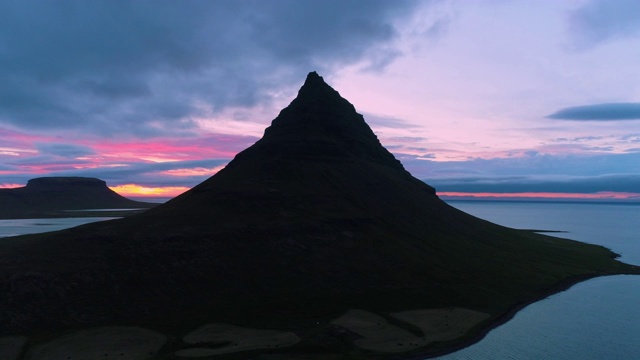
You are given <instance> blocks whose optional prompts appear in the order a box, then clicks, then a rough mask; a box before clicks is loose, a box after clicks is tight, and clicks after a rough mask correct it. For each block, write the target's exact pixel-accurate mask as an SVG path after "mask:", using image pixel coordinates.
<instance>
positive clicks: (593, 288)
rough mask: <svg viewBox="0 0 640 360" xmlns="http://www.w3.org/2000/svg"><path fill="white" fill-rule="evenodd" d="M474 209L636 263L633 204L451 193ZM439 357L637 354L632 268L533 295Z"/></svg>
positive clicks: (638, 227)
mask: <svg viewBox="0 0 640 360" xmlns="http://www.w3.org/2000/svg"><path fill="white" fill-rule="evenodd" d="M448 203H449V204H450V205H452V206H454V207H456V208H458V209H460V210H463V211H465V212H467V213H470V214H472V215H475V216H477V217H480V218H483V219H486V220H489V221H492V222H495V223H498V224H500V225H505V226H509V227H513V228H519V229H536V230H553V231H562V232H558V233H550V234H549V235H553V236H558V237H564V238H568V239H573V240H579V241H582V242H587V243H592V244H599V245H603V246H605V247H608V248H610V249H611V250H613V251H614V252H616V253H618V254H620V255H621V256H620V260H622V261H624V262H627V263H631V264H635V265H640V204H637V203H577V202H576V203H559V202H525V201H521V202H505V201H455V200H451V201H448ZM436 359H440V360H489V359H514V360H529V359H531V360H533V359H535V360H539V359H554V360H575V359H581V360H589V359H593V360H596V359H597V360H601V359H640V276H637V275H635V276H634V275H618V276H606V277H599V278H595V279H591V280H587V281H584V282H582V283H579V284H576V285H574V286H573V287H571V288H570V289H568V290H566V291H564V292H561V293H558V294H555V295H552V296H549V297H548V298H547V299H544V300H541V301H539V302H536V303H533V304H531V305H529V306H527V307H526V308H524V309H523V310H521V311H520V312H518V313H517V314H516V315H515V316H514V317H513V319H511V320H510V321H508V322H506V323H505V324H504V325H501V326H499V327H497V328H495V329H493V330H492V331H490V332H489V333H488V334H487V336H485V337H484V338H483V339H482V340H480V341H479V342H477V343H475V344H474V345H471V346H469V347H467V348H464V349H462V350H459V351H457V352H454V353H451V354H448V355H445V356H441V357H438V358H436Z"/></svg>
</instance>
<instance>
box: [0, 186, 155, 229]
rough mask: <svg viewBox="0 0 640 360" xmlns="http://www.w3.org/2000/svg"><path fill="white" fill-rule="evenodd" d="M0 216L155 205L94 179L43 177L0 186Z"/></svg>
mask: <svg viewBox="0 0 640 360" xmlns="http://www.w3.org/2000/svg"><path fill="white" fill-rule="evenodd" d="M0 204H2V206H0V219H19V218H39V217H59V216H68V215H69V214H68V213H67V214H65V213H64V212H65V211H68V210H83V209H121V208H122V209H134V208H149V207H152V206H154V205H155V204H151V203H145V202H140V201H134V200H130V199H127V198H125V197H123V196H120V195H118V194H117V193H116V192H114V191H113V190H111V189H109V188H108V187H107V184H106V183H105V182H104V181H102V180H100V179H95V178H84V177H42V178H35V179H31V180H29V181H28V182H27V186H25V187H21V188H14V189H0Z"/></svg>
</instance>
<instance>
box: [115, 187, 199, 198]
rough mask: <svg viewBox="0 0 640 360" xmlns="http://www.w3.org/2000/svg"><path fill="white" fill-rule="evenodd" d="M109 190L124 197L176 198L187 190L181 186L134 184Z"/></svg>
mask: <svg viewBox="0 0 640 360" xmlns="http://www.w3.org/2000/svg"><path fill="white" fill-rule="evenodd" d="M109 188H110V189H111V190H113V191H115V192H117V193H118V194H120V195H122V196H125V197H176V196H178V195H180V194H182V193H183V192H185V191H187V190H189V188H188V187H183V186H166V187H146V186H140V185H136V184H124V185H118V186H109Z"/></svg>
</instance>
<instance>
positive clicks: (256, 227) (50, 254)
mask: <svg viewBox="0 0 640 360" xmlns="http://www.w3.org/2000/svg"><path fill="white" fill-rule="evenodd" d="M615 257H616V255H615V254H613V253H612V252H611V251H609V250H608V249H605V248H603V247H600V246H595V245H587V244H583V243H579V242H576V241H570V240H564V239H558V238H553V237H549V236H544V235H539V234H535V233H532V232H530V231H521V230H514V229H509V228H505V227H502V226H499V225H496V224H492V223H490V222H487V221H484V220H480V219H478V218H475V217H473V216H471V215H468V214H466V213H463V212H461V211H459V210H457V209H455V208H453V207H451V206H449V205H447V204H446V203H445V202H443V201H442V200H440V199H439V198H438V196H437V194H436V192H435V190H434V189H433V188H432V187H431V186H429V185H427V184H425V183H424V182H422V181H420V180H417V179H415V178H414V177H412V176H411V174H409V173H408V172H407V171H406V170H405V169H404V168H403V166H402V164H401V163H400V162H399V161H398V160H396V159H395V158H394V156H393V155H392V154H391V153H390V152H388V151H387V150H386V149H385V148H384V147H383V146H382V145H381V144H380V142H379V141H378V139H377V137H376V136H375V134H374V133H373V131H371V129H370V128H369V127H368V126H367V124H366V123H365V121H364V118H363V117H362V115H360V114H358V113H357V112H356V110H355V108H354V107H353V105H352V104H350V103H349V102H348V101H347V100H345V99H344V98H342V97H341V96H340V94H339V93H338V92H337V91H335V90H334V89H332V88H331V87H330V86H329V85H327V84H326V83H325V82H324V80H323V79H322V78H321V77H320V76H318V74H316V73H310V74H309V75H308V77H307V79H306V82H305V83H304V85H303V86H302V88H301V89H300V91H299V93H298V96H297V98H296V99H295V100H293V101H292V102H291V104H290V105H289V106H288V107H287V108H285V109H283V110H282V111H281V112H280V114H279V115H278V117H277V118H276V119H275V120H273V122H272V125H271V126H270V127H269V128H267V130H266V131H265V134H264V137H263V138H262V139H261V140H259V141H258V142H256V143H255V144H254V145H253V146H251V147H249V148H248V149H246V150H245V151H243V152H241V153H239V154H238V155H237V156H236V157H235V158H234V160H232V161H231V162H230V163H229V164H228V165H227V166H226V167H225V168H224V169H223V170H221V171H219V172H218V173H217V174H215V175H214V176H212V177H211V178H209V179H208V180H206V181H204V182H203V183H201V184H200V185H198V186H196V187H194V188H193V189H191V190H189V191H187V192H185V193H184V194H182V195H180V196H178V197H177V198H175V199H173V200H171V201H169V202H167V203H166V204H163V205H160V206H158V207H156V208H153V209H150V210H148V211H146V212H144V213H142V214H140V215H134V216H131V217H128V218H125V219H121V220H115V221H109V222H105V223H95V224H89V225H85V226H81V227H77V228H75V229H71V230H67V231H61V232H58V233H54V234H44V235H32V236H24V237H20V238H13V239H10V241H9V240H6V239H5V240H4V241H2V242H0V262H1V263H3V264H4V265H3V271H2V272H0V293H1V294H2V296H1V297H0V333H4V334H16V333H17V334H27V335H31V334H41V333H47V332H54V333H55V332H59V331H63V330H65V329H69V328H79V327H89V326H97V325H136V326H145V327H149V328H153V329H162V331H166V332H170V333H172V335H173V338H175V337H176V336H177V337H180V336H183V335H184V334H186V333H187V332H189V331H190V330H193V329H195V328H198V327H199V326H201V325H204V324H205V323H226V324H232V325H234V326H242V327H244V326H246V327H252V328H263V329H264V328H267V329H279V330H286V331H289V332H293V333H295V334H296V336H298V337H300V338H301V341H300V343H299V344H298V345H296V346H295V347H293V348H292V350H291V351H292V352H293V353H296V352H306V353H321V354H324V355H326V356H329V355H330V354H339V353H342V354H351V355H353V356H367V357H368V356H374V357H384V356H386V355H385V354H386V352H387V351H391V352H397V351H409V350H411V351H414V353H415V352H417V353H424V352H428V351H434V350H437V349H440V348H442V347H446V346H452V345H455V344H459V343H460V342H461V341H466V340H468V339H470V338H473V337H474V336H476V335H477V334H479V333H481V332H482V331H483V330H486V329H487V328H488V327H489V326H490V325H491V324H493V323H495V322H496V321H498V320H499V319H502V318H503V317H504V316H505V314H509V312H510V311H511V310H513V309H514V308H517V307H518V306H522V305H523V304H526V303H528V302H531V301H534V300H536V299H538V298H540V297H542V296H546V295H547V294H549V293H552V292H554V291H558V290H559V289H560V288H561V287H562V286H566V285H567V284H569V283H571V282H575V281H577V280H578V279H584V278H588V277H592V276H598V275H604V274H615V273H630V272H634V271H636V269H635V268H634V267H632V266H629V265H626V264H623V263H620V262H618V261H616V260H615ZM209 328H211V329H220V328H224V329H229V328H230V327H229V325H227V326H226V327H225V326H221V325H215V326H212V327H209ZM231 329H235V328H233V327H231ZM452 329H453V330H452ZM216 331H217V330H216ZM230 331H231V330H230ZM233 331H235V330H233ZM242 331H245V330H242ZM246 331H247V332H250V331H249V330H246ZM212 332H215V331H213V330H212ZM217 334H218V335H216V336H217V337H216V336H213V335H211V334H209V335H211V336H209V335H207V336H209V337H206V336H204V335H203V336H204V338H207V339H210V340H207V341H209V342H211V344H209V345H207V346H208V347H209V348H208V349H207V348H206V347H205V348H204V349H200V350H198V351H200V352H199V353H200V354H212V351H213V352H214V353H215V352H216V351H218V350H220V347H221V346H222V347H223V348H222V350H224V351H225V352H226V351H227V350H229V349H226V348H224V346H227V345H229V344H227V345H220V344H221V343H225V342H224V341H227V342H229V340H228V339H234V340H233V341H232V342H231V344H232V343H233V342H235V341H236V340H235V339H236V338H235V337H234V336H237V334H238V333H237V332H236V333H234V334H236V335H234V336H231V335H229V336H227V337H224V336H223V337H220V333H217ZM287 334H288V333H287ZM385 334H386V335H385ZM280 335H282V334H280ZM280 335H278V336H280ZM47 336H49V337H50V335H47ZM274 336H275V335H274ZM282 336H283V337H284V338H286V339H293V337H292V336H290V335H282ZM398 336H399V337H401V338H402V339H407V344H411V346H409V345H407V347H406V348H402V347H395V346H396V345H395V343H390V342H389V341H390V340H389V339H394V337H396V338H397V337H398ZM216 339H217V340H216ZM221 339H222V340H221ZM224 339H227V340H224ZM359 339H364V340H359ZM254 340H255V339H254ZM185 341H187V340H185ZM288 341H289V340H287V343H289V342H288ZM293 342H294V341H293V340H292V341H291V343H293ZM398 343H403V344H404V342H398ZM172 344H173V345H171V346H169V347H168V349H173V350H179V351H182V350H180V349H182V348H181V347H184V346H186V345H184V343H181V342H180V341H178V340H176V341H175V342H174V343H172ZM252 344H253V342H252ZM229 346H231V345H229ZM265 346H266V345H265ZM397 346H401V345H397ZM402 346H404V345H402ZM211 347H213V348H216V349H218V350H215V349H213V350H212V349H211ZM183 350H184V351H186V352H188V353H192V352H194V351H195V350H188V349H183ZM214 350H215V351H214ZM167 351H169V350H167ZM265 351H267V350H265ZM269 351H274V350H273V348H272V349H270V350H269ZM277 351H278V352H281V351H283V350H280V349H278V350H277ZM182 354H184V353H182ZM247 354H248V355H247V357H250V356H255V355H256V353H255V352H249V353H247ZM166 358H172V357H166ZM238 358H242V356H238ZM294 358H295V357H294Z"/></svg>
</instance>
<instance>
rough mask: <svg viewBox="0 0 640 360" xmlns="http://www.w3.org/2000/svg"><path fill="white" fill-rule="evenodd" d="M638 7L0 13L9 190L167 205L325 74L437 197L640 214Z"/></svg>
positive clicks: (193, 6) (592, 2) (149, 6)
mask: <svg viewBox="0 0 640 360" xmlns="http://www.w3.org/2000/svg"><path fill="white" fill-rule="evenodd" d="M637 19H640V2H638V1H636V0H581V1H577V0H576V1H569V0H567V1H555V0H535V1H534V0H530V1H524V0H523V1H507V0H487V1H472V0H466V1H463V0H452V1H447V0H432V1H429V0H424V1H409V0H406V1H392V0H386V1H385V0H359V1H355V0H346V1H345V0H323V1H312V0H306V1H299V0H277V1H275V0H253V1H251V0H239V1H191V0H183V1H163V0H153V1H151V0H147V1H145V0H137V1H123V0H122V1H121V0H115V1H113V0H96V1H72V0H60V1H46V2H42V1H31V0H25V1H10V0H0V188H10V187H17V186H24V185H25V184H26V182H27V181H28V180H29V179H31V178H35V177H41V176H87V177H97V178H100V179H103V180H105V181H106V182H107V184H108V185H109V186H110V187H111V188H112V189H114V190H115V191H117V192H119V193H121V194H123V195H125V196H130V197H135V196H157V197H171V196H175V195H177V194H179V193H180V192H183V191H185V190H187V189H188V188H190V187H192V186H194V185H196V184H198V183H200V182H202V181H204V180H205V179H207V178H208V177H210V176H211V175H213V174H215V172H217V171H218V170H220V169H221V168H223V167H224V165H225V164H226V163H228V162H229V161H230V160H231V159H232V158H233V157H234V155H235V154H237V153H238V152H239V151H241V150H243V149H244V148H246V147H248V146H250V145H251V144H253V143H254V142H255V141H257V140H258V139H259V138H260V137H261V136H262V134H263V132H264V128H265V127H267V126H268V125H269V124H270V123H271V121H272V120H273V119H274V118H275V117H276V116H277V114H278V112H279V110H280V109H282V108H284V107H285V106H287V105H288V104H289V102H291V100H293V98H295V96H296V94H297V90H298V89H299V87H300V86H301V85H302V83H303V82H304V79H305V77H306V75H307V73H308V72H310V71H317V72H318V73H319V74H320V75H322V76H323V77H324V79H325V80H326V81H327V83H329V84H330V85H331V86H332V87H334V88H335V89H336V90H337V91H339V92H340V94H341V95H342V96H343V97H345V98H346V99H348V100H349V101H350V102H351V103H353V104H354V106H355V107H356V110H357V111H358V112H360V113H361V114H363V115H364V117H365V120H366V121H367V122H368V124H369V125H370V126H371V127H372V129H373V130H374V132H375V133H376V135H377V136H378V138H379V139H380V141H381V143H382V144H383V145H384V146H385V147H387V148H388V149H389V150H390V151H391V152H392V153H393V154H394V155H395V156H396V157H397V158H398V159H400V160H401V161H402V163H403V164H404V166H405V168H407V170H409V171H410V172H411V173H412V174H413V175H414V176H416V177H417V178H419V179H422V180H424V181H426V182H427V183H429V184H430V185H432V186H434V187H435V188H436V189H437V191H438V193H439V194H440V195H442V196H447V197H452V198H458V197H463V198H466V197H473V196H482V197H505V196H509V197H545V198H546V197H554V198H571V199H575V198H585V199H622V200H625V199H627V200H628V199H632V200H640V66H638V64H639V63H640V21H638V20H637Z"/></svg>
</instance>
